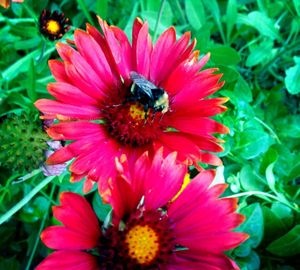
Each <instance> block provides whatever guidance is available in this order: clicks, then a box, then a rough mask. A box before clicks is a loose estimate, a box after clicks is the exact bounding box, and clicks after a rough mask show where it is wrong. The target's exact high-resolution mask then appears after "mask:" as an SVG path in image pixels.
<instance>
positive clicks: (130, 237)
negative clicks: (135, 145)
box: [125, 225, 160, 265]
mask: <svg viewBox="0 0 300 270" xmlns="http://www.w3.org/2000/svg"><path fill="white" fill-rule="evenodd" d="M125 243H126V244H127V246H128V253H129V256H130V257H131V258H133V259H136V260H137V261H138V263H139V264H141V265H145V264H148V263H150V262H152V261H153V260H154V259H155V258H156V256H157V254H158V251H159V248H160V245H159V237H158V235H157V233H156V231H154V230H153V229H152V228H151V227H150V226H148V225H136V226H134V227H133V228H132V229H130V230H129V232H128V233H127V234H126V239H125Z"/></svg>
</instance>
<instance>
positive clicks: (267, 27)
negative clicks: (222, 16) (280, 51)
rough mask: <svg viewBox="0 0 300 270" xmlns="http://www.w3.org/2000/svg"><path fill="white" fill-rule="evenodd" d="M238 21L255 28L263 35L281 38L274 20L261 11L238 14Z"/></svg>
mask: <svg viewBox="0 0 300 270" xmlns="http://www.w3.org/2000/svg"><path fill="white" fill-rule="evenodd" d="M238 22H239V23H242V24H246V25H249V26H251V27H253V28H255V29H256V30H257V31H258V32H259V33H260V34H261V35H263V36H266V37H269V38H271V39H277V40H280V41H281V40H282V38H281V36H280V34H279V30H278V28H277V27H276V25H275V22H274V20H272V19H271V18H269V17H267V15H266V14H264V13H262V12H259V11H252V12H250V13H249V14H248V15H243V14H239V16H238Z"/></svg>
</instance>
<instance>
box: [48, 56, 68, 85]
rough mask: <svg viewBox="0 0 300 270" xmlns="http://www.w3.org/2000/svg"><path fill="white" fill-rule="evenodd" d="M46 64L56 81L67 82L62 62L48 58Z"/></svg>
mask: <svg viewBox="0 0 300 270" xmlns="http://www.w3.org/2000/svg"><path fill="white" fill-rule="evenodd" d="M48 65H49V68H50V70H51V73H52V75H53V77H54V79H55V80H56V81H59V82H66V83H68V82H69V78H68V75H67V73H66V71H65V65H64V63H63V62H61V61H58V60H49V61H48Z"/></svg>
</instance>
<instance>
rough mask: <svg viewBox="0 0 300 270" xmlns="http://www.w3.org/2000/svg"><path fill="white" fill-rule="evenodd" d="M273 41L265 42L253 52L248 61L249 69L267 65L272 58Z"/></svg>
mask: <svg viewBox="0 0 300 270" xmlns="http://www.w3.org/2000/svg"><path fill="white" fill-rule="evenodd" d="M272 49H273V41H272V40H270V39H267V40H265V41H264V42H262V43H261V44H259V45H258V46H257V47H256V48H255V49H253V50H251V52H250V54H249V56H248V57H247V60H246V66H247V67H253V66H256V65H258V64H262V63H265V62H266V61H267V60H269V59H270V58H271V57H272V55H273V54H272Z"/></svg>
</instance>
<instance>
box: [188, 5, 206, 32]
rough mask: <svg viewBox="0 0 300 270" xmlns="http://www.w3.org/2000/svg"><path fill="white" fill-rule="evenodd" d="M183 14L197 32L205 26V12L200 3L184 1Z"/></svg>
mask: <svg viewBox="0 0 300 270" xmlns="http://www.w3.org/2000/svg"><path fill="white" fill-rule="evenodd" d="M185 12H186V16H187V19H188V21H189V23H190V24H191V26H192V27H193V28H194V29H195V30H199V29H200V28H201V27H202V26H203V25H204V24H205V21H206V19H205V11H204V7H203V4H202V2H201V1H199V0H185Z"/></svg>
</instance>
